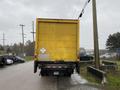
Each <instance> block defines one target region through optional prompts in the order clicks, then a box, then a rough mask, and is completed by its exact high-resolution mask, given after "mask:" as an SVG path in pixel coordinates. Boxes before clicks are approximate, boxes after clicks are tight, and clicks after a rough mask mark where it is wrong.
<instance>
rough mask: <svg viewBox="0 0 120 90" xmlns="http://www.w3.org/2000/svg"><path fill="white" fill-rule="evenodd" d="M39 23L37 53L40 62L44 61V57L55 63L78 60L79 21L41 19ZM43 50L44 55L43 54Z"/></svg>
mask: <svg viewBox="0 0 120 90" xmlns="http://www.w3.org/2000/svg"><path fill="white" fill-rule="evenodd" d="M37 23H38V24H37V33H36V34H37V37H36V44H37V45H36V52H37V54H38V55H37V56H38V58H39V59H40V60H43V58H42V57H46V58H45V60H53V61H59V60H64V61H76V60H77V50H78V45H77V44H78V41H79V40H78V34H77V33H78V32H79V28H78V25H79V22H78V21H77V20H46V19H45V20H44V19H39V20H38V21H37ZM43 48H44V49H45V52H44V53H42V52H41V49H43ZM42 54H43V55H42ZM44 54H45V55H44Z"/></svg>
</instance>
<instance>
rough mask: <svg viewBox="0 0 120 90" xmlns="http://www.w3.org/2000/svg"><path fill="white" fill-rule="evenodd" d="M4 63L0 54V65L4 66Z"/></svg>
mask: <svg viewBox="0 0 120 90" xmlns="http://www.w3.org/2000/svg"><path fill="white" fill-rule="evenodd" d="M4 65H5V60H4V57H3V56H0V66H4Z"/></svg>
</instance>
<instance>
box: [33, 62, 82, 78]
mask: <svg viewBox="0 0 120 90" xmlns="http://www.w3.org/2000/svg"><path fill="white" fill-rule="evenodd" d="M37 68H39V69H40V75H41V76H53V75H54V76H71V74H73V73H74V70H76V72H77V73H80V72H79V68H80V65H79V62H64V61H56V62H54V61H34V73H36V72H37Z"/></svg>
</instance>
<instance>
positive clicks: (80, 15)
mask: <svg viewBox="0 0 120 90" xmlns="http://www.w3.org/2000/svg"><path fill="white" fill-rule="evenodd" d="M89 2H90V0H87V1H86V2H85V5H84V7H83V9H82V11H81V12H80V14H79V16H78V19H79V18H81V17H82V15H83V13H84V10H85V8H86V6H87V4H88V3H89Z"/></svg>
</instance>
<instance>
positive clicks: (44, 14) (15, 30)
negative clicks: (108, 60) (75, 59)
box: [0, 0, 120, 49]
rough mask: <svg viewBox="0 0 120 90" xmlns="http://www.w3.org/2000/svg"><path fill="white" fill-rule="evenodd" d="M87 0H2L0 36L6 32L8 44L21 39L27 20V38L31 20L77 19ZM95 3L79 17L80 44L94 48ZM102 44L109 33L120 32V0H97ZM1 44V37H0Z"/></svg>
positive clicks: (30, 37) (28, 37)
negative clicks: (38, 18) (93, 7)
mask: <svg viewBox="0 0 120 90" xmlns="http://www.w3.org/2000/svg"><path fill="white" fill-rule="evenodd" d="M85 2H86V0H0V39H2V34H3V33H5V37H6V44H9V45H10V44H13V43H19V42H21V41H22V38H21V27H20V26H19V24H25V27H24V32H25V34H26V36H25V37H26V38H25V41H27V40H32V34H31V33H30V32H31V31H32V21H35V19H36V17H40V18H59V19H60V18H62V19H69V18H71V19H77V18H78V16H79V13H80V11H81V9H82V7H83V6H84V4H85ZM91 4H92V3H91V2H90V3H89V4H88V6H87V7H86V9H85V12H84V15H83V17H82V18H80V46H81V47H84V48H86V49H91V48H93V30H92V8H91V7H92V5H91ZM97 15H98V16H97V18H98V31H99V47H100V48H106V47H105V42H106V40H107V38H108V35H109V34H112V33H115V32H120V0H97ZM0 44H2V40H0Z"/></svg>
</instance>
